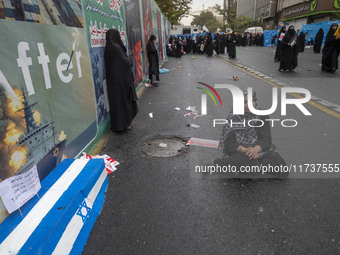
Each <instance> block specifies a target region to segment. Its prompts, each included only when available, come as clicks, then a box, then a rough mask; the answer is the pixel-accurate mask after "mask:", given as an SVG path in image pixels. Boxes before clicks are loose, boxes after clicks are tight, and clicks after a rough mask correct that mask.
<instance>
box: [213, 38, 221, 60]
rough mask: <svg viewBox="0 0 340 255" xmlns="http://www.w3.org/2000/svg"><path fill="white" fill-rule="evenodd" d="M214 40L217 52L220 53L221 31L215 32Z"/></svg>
mask: <svg viewBox="0 0 340 255" xmlns="http://www.w3.org/2000/svg"><path fill="white" fill-rule="evenodd" d="M214 40H215V51H216V54H217V55H219V54H220V47H221V46H220V34H219V33H216V34H215V37H214Z"/></svg>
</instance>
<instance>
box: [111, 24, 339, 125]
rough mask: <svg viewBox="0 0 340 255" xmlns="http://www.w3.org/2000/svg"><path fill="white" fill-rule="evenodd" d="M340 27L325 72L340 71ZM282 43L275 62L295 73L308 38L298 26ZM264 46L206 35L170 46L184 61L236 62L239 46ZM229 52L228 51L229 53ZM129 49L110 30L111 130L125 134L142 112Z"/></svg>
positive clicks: (332, 33) (151, 58)
mask: <svg viewBox="0 0 340 255" xmlns="http://www.w3.org/2000/svg"><path fill="white" fill-rule="evenodd" d="M337 30H338V24H337V23H333V24H332V25H331V27H330V29H329V31H328V33H327V36H326V38H325V43H324V47H323V49H322V67H321V70H322V71H324V72H331V73H334V72H335V71H336V70H337V69H338V58H339V53H340V36H339V34H338V32H339V31H337ZM323 35H324V32H323V30H322V29H320V31H319V32H318V33H317V35H316V37H315V40H314V41H313V44H314V47H313V50H314V52H315V53H320V51H321V45H322V41H323V39H324V36H323ZM277 39H278V43H277V47H276V53H275V57H274V61H276V62H280V67H279V71H281V72H282V71H289V72H293V70H294V69H295V68H296V67H297V65H298V52H303V51H304V47H305V43H306V35H305V34H304V33H302V32H301V33H300V35H299V36H298V34H297V32H296V31H295V29H294V26H289V28H288V30H286V28H285V27H282V29H281V30H280V32H279V34H278V36H277ZM156 43H157V37H156V36H155V35H151V36H150V38H149V40H148V43H147V47H146V49H147V54H148V64H149V82H150V83H151V84H152V86H155V87H157V86H158V82H159V56H158V52H157V48H156ZM247 45H249V46H263V45H264V36H263V34H262V33H257V34H251V33H246V34H235V33H234V32H231V33H228V34H225V33H216V34H212V33H206V34H205V35H203V34H197V35H194V36H192V35H187V36H171V37H170V39H169V44H168V45H167V55H168V56H169V57H176V58H180V57H181V56H182V55H183V54H184V52H185V53H187V54H190V53H193V54H195V53H197V54H207V56H212V55H213V52H214V51H215V53H216V54H225V52H227V53H228V55H229V58H231V59H234V58H236V46H247ZM225 48H227V50H226V51H225ZM126 52H127V50H126V48H125V46H124V44H123V42H122V40H121V37H120V33H119V31H118V30H116V29H110V30H109V31H108V32H107V34H106V47H105V54H104V55H105V67H106V80H107V92H108V97H109V105H110V115H111V129H112V130H113V131H117V132H121V131H128V130H131V129H132V126H131V122H132V120H133V118H134V117H135V116H136V114H137V112H138V106H137V100H138V98H137V95H136V90H135V84H134V83H135V79H134V75H133V73H132V71H131V66H132V64H131V63H130V61H129V59H128V57H127V55H126Z"/></svg>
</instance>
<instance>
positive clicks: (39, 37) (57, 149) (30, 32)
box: [0, 21, 97, 180]
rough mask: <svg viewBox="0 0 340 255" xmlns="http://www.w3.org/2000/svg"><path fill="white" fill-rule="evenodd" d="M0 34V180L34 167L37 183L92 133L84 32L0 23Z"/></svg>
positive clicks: (92, 109) (90, 86) (92, 111)
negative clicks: (37, 175) (0, 59)
mask: <svg viewBox="0 0 340 255" xmlns="http://www.w3.org/2000/svg"><path fill="white" fill-rule="evenodd" d="M0 30H1V31H2V36H1V37H0V45H1V47H0V52H1V53H0V55H1V57H2V59H6V61H2V62H1V63H0V98H1V121H0V126H1V128H0V136H1V141H3V142H2V143H1V147H0V165H1V171H0V180H4V179H6V178H8V177H10V176H13V175H15V174H20V173H23V172H26V171H27V170H30V169H31V168H32V167H33V166H34V165H37V169H38V173H39V177H40V180H42V179H44V178H45V177H46V176H47V175H48V173H49V172H50V171H51V170H52V169H53V168H54V167H55V166H56V165H57V164H58V163H59V162H60V161H61V160H62V158H64V157H71V158H72V157H75V156H76V155H77V154H78V153H79V152H80V151H81V150H82V149H83V148H85V147H86V146H87V144H89V143H90V142H91V140H92V139H93V138H94V137H95V135H96V132H97V129H96V113H95V102H94V96H93V94H94V92H93V84H92V82H91V71H90V63H89V55H88V49H87V45H86V43H85V33H84V29H80V28H72V27H65V26H53V25H43V24H34V23H29V22H20V21H4V22H0ZM23 35H25V36H23ZM70 120H72V121H70Z"/></svg>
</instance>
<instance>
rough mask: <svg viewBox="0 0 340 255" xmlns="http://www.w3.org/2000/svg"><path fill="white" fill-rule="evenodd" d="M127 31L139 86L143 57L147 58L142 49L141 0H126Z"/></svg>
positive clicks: (136, 81) (141, 77) (129, 52)
mask: <svg viewBox="0 0 340 255" xmlns="http://www.w3.org/2000/svg"><path fill="white" fill-rule="evenodd" d="M125 15H126V31H127V38H128V42H129V43H128V45H129V47H128V55H129V58H130V62H131V63H133V68H132V70H133V74H134V76H135V85H136V86H138V84H139V83H140V82H142V80H143V59H144V58H145V55H144V51H143V50H142V27H141V19H140V6H139V1H136V0H125Z"/></svg>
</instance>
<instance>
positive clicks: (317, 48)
mask: <svg viewBox="0 0 340 255" xmlns="http://www.w3.org/2000/svg"><path fill="white" fill-rule="evenodd" d="M323 36H324V32H323V29H322V28H320V29H319V32H318V33H317V34H316V36H315V41H314V46H313V51H314V52H315V53H320V52H321V45H322V40H323Z"/></svg>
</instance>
